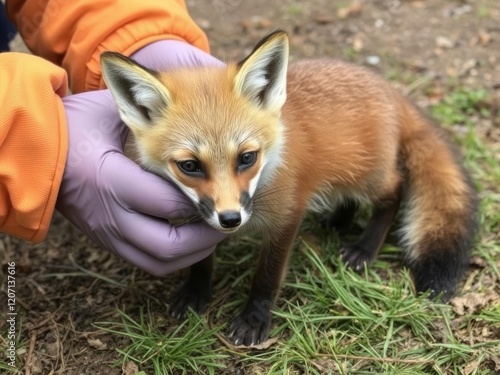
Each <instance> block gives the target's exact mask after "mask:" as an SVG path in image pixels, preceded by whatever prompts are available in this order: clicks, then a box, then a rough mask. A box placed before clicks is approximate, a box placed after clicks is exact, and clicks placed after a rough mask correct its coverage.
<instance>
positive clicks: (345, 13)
mask: <svg viewBox="0 0 500 375" xmlns="http://www.w3.org/2000/svg"><path fill="white" fill-rule="evenodd" d="M362 9H363V3H362V2H361V1H359V0H354V1H353V2H352V3H351V4H350V5H348V6H346V7H344V8H339V9H338V10H337V17H338V18H340V19H345V18H348V17H352V16H357V15H359V14H360V13H361V10H362Z"/></svg>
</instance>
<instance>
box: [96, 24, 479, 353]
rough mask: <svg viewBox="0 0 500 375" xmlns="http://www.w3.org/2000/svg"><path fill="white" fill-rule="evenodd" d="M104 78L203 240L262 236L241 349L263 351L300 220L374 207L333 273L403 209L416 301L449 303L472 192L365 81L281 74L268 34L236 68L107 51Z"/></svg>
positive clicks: (440, 143)
mask: <svg viewBox="0 0 500 375" xmlns="http://www.w3.org/2000/svg"><path fill="white" fill-rule="evenodd" d="M101 62H102V68H103V75H104V79H105V81H106V84H107V86H108V88H109V89H110V90H111V93H112V94H113V96H114V98H115V100H116V102H117V105H118V108H119V111H120V115H121V118H122V119H123V121H124V122H125V123H126V124H127V125H128V126H129V127H130V130H131V132H132V133H133V135H134V138H135V147H136V151H137V153H138V155H139V156H138V159H139V162H140V163H141V164H142V165H143V166H144V167H145V168H147V169H149V170H151V171H153V172H155V173H157V174H159V175H161V176H164V177H165V178H167V179H168V180H170V181H172V182H173V183H175V184H176V185H177V186H178V187H179V188H180V189H181V190H182V191H183V192H184V193H185V194H186V195H187V196H188V197H189V198H190V199H191V200H192V201H193V202H194V204H195V205H196V206H197V207H198V210H199V213H200V215H201V216H202V217H203V218H204V219H205V220H206V222H207V223H208V224H210V225H211V226H212V227H214V228H216V229H218V230H220V231H222V232H225V233H233V232H235V231H237V230H239V229H240V228H250V229H256V230H258V231H260V232H261V233H263V242H264V244H263V247H262V252H261V256H260V260H259V263H258V266H257V270H256V275H255V278H254V281H253V285H252V288H251V292H250V297H249V299H248V302H247V304H246V305H245V307H244V308H243V310H242V312H241V313H240V315H239V316H238V317H237V318H236V319H235V321H234V322H233V324H232V326H231V329H230V330H231V337H232V339H233V341H234V342H235V343H236V344H243V345H247V346H248V345H253V344H257V343H260V342H262V341H263V340H264V339H266V338H267V335H268V332H269V326H270V317H271V313H270V309H271V308H272V305H273V302H274V301H275V299H276V295H277V293H278V291H279V288H280V283H281V281H282V279H283V275H284V273H285V269H286V266H287V261H288V258H289V254H290V249H291V247H292V245H293V243H294V239H295V236H296V234H297V230H298V228H299V225H300V224H301V221H302V218H303V216H304V213H305V212H306V210H308V209H313V210H317V211H320V210H325V209H336V211H335V212H334V214H333V216H332V220H331V223H332V225H333V226H336V227H337V228H339V227H345V226H346V225H348V223H349V221H350V220H351V219H352V218H353V215H354V212H355V210H356V207H357V205H358V203H362V204H364V203H369V204H371V205H373V214H372V217H371V219H370V220H369V222H368V224H367V226H366V228H365V230H364V231H363V233H362V234H361V236H360V238H359V240H358V241H357V242H355V243H354V244H350V245H344V246H343V247H342V248H341V250H340V254H341V257H342V260H343V261H344V262H345V263H346V264H348V265H349V266H351V267H353V268H354V269H356V270H360V269H361V268H362V267H363V265H364V264H365V263H366V264H367V265H369V264H370V263H372V262H373V261H374V259H375V258H376V256H377V253H378V251H379V249H380V248H381V246H382V245H383V243H384V240H385V237H386V235H387V232H388V231H389V228H390V226H391V223H392V221H393V219H394V217H395V215H396V213H397V211H398V209H399V207H400V202H403V204H402V209H403V212H404V214H403V216H402V226H401V229H400V234H401V240H402V242H401V244H402V247H403V248H404V249H405V255H406V257H405V258H406V261H407V264H408V266H409V267H410V269H411V273H412V276H413V280H414V283H415V288H416V290H417V292H424V291H428V290H429V291H431V294H430V295H431V296H432V297H436V296H438V295H440V296H441V297H442V298H443V299H444V300H447V299H449V298H450V297H451V296H452V294H453V293H454V291H455V289H456V286H457V283H458V282H459V280H460V278H461V277H462V275H463V273H464V271H465V269H466V266H467V263H468V252H469V250H470V248H471V246H472V244H473V238H474V233H475V227H476V225H475V218H476V206H477V205H476V193H475V191H474V189H473V188H472V186H471V183H470V180H469V177H468V176H467V174H466V173H465V172H464V170H463V169H462V166H461V164H460V162H459V160H458V159H457V155H456V154H455V152H454V151H453V150H452V148H451V147H450V145H449V144H448V142H447V141H446V139H445V137H444V136H443V133H442V131H440V129H439V128H437V127H435V126H434V125H433V124H432V123H431V122H430V121H429V120H428V119H427V118H426V117H425V116H424V115H422V114H421V113H420V112H419V111H418V110H417V109H416V108H415V107H414V106H413V105H412V104H410V103H409V102H408V101H407V100H406V99H405V98H404V97H403V96H402V95H400V94H398V93H397V92H396V91H395V90H394V89H393V88H392V87H391V86H390V84H389V83H387V82H385V81H384V80H383V79H382V78H379V77H378V76H377V75H375V74H374V73H371V72H370V71H369V70H367V69H364V68H361V67H356V66H352V65H350V64H347V63H344V62H338V61H334V60H330V59H318V60H306V61H300V62H297V63H294V64H291V65H290V67H288V38H287V35H286V33H285V32H283V31H276V32H274V33H272V34H270V35H268V36H267V37H265V38H264V39H263V40H261V41H260V42H259V43H258V45H257V46H256V47H255V49H254V51H253V52H252V53H251V54H250V55H249V56H248V57H247V58H246V59H244V60H243V61H241V62H240V63H238V64H229V65H227V66H225V67H197V68H183V69H176V70H172V71H165V72H155V71H151V70H149V69H146V68H144V67H142V66H140V65H138V64H137V63H135V62H133V61H132V60H130V59H128V58H126V57H124V56H122V55H120V54H117V53H114V52H105V53H103V55H102V58H101ZM211 273H212V257H209V258H207V259H205V260H203V261H201V262H199V263H197V264H195V265H193V266H192V269H191V274H190V277H189V279H188V281H187V282H186V284H185V285H184V286H183V287H182V288H181V289H180V291H179V292H178V293H176V294H175V295H174V297H173V299H172V302H171V308H172V310H173V312H174V314H175V315H179V316H182V315H183V314H184V313H185V312H186V310H187V308H188V307H189V306H191V307H192V308H194V309H195V310H197V311H199V312H202V311H203V310H204V309H205V307H206V304H207V302H208V300H209V299H210V294H211V287H210V282H211V281H210V279H211Z"/></svg>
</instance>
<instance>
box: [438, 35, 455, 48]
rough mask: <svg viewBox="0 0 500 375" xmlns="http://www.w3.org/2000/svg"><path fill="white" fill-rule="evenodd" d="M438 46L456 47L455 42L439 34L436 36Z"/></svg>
mask: <svg viewBox="0 0 500 375" xmlns="http://www.w3.org/2000/svg"><path fill="white" fill-rule="evenodd" d="M436 46H438V47H439V48H447V49H449V48H453V47H455V42H454V41H452V40H451V39H450V38H447V37H445V36H443V35H438V36H437V37H436Z"/></svg>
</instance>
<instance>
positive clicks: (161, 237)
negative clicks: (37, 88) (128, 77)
mask: <svg viewBox="0 0 500 375" xmlns="http://www.w3.org/2000/svg"><path fill="white" fill-rule="evenodd" d="M148 55H149V56H154V58H152V60H149V59H148ZM133 57H134V58H136V59H137V61H139V62H140V63H141V64H143V65H146V66H149V67H156V68H158V67H168V68H172V67H176V66H192V65H203V64H204V65H206V64H220V62H219V61H218V60H216V59H214V58H212V57H211V56H209V55H207V54H205V53H203V52H202V51H200V50H198V49H196V48H194V47H192V46H189V45H188V44H185V43H182V42H177V41H164V42H156V43H153V44H152V45H150V46H147V47H145V48H143V49H141V51H140V52H139V53H138V54H136V55H135V56H133ZM153 59H154V60H153ZM63 103H64V108H65V109H66V116H67V123H68V132H69V150H68V159H67V162H66V168H65V171H64V176H63V181H62V184H61V188H60V191H59V195H58V201H57V206H56V207H57V209H58V210H59V211H60V212H61V213H62V214H63V215H64V216H66V217H67V218H68V219H69V220H70V221H71V222H72V223H73V224H75V225H76V226H77V227H78V228H79V229H80V230H82V231H83V232H84V233H85V234H87V235H88V236H89V237H90V238H91V239H92V240H93V241H94V242H96V243H97V244H98V245H100V246H102V247H103V248H105V249H107V250H109V251H112V252H114V253H116V254H118V255H119V256H121V257H122V258H124V259H126V260H127V261H129V262H130V263H132V264H134V265H136V266H137V267H139V268H141V269H143V270H145V271H147V272H149V273H151V274H153V275H157V276H163V275H165V274H167V273H170V272H173V271H176V270H179V269H182V268H185V267H188V266H190V265H192V264H194V263H196V262H198V261H200V260H202V259H204V258H205V257H207V256H208V255H210V253H211V252H212V251H213V250H214V248H215V245H216V244H217V243H218V242H219V241H221V240H222V239H223V238H224V235H223V234H221V233H219V232H217V231H215V230H214V229H212V228H211V227H209V226H208V225H207V224H206V223H204V222H198V223H190V224H185V225H182V226H180V227H174V226H172V225H170V224H169V222H168V220H169V219H171V220H174V219H178V218H187V217H189V216H190V215H192V214H193V213H194V212H195V208H194V205H193V204H192V203H191V202H190V201H189V199H188V198H186V197H185V196H184V195H183V194H182V193H181V192H180V191H179V190H178V189H177V188H175V187H174V186H172V185H171V184H170V183H168V182H167V181H165V180H164V179H162V178H160V177H158V176H156V175H154V174H152V173H149V172H146V171H144V170H143V169H142V168H141V167H139V166H138V165H137V164H135V163H134V162H133V161H131V160H130V159H128V158H127V157H126V156H124V155H123V146H124V142H125V139H126V137H127V134H128V128H127V127H126V126H125V124H123V123H122V122H121V120H120V117H119V114H118V110H117V108H116V104H115V102H114V100H113V98H112V96H111V94H110V93H109V91H108V90H101V91H93V92H88V93H83V94H78V95H72V96H68V97H65V98H64V99H63Z"/></svg>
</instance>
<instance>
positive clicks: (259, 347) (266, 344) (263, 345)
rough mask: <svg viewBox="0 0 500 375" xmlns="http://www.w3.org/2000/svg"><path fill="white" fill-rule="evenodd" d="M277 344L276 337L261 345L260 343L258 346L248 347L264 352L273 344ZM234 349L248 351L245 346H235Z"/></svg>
mask: <svg viewBox="0 0 500 375" xmlns="http://www.w3.org/2000/svg"><path fill="white" fill-rule="evenodd" d="M277 342H278V337H273V338H271V339H269V340H266V341H264V342H263V343H260V344H258V345H252V346H250V349H257V350H266V349H269V348H270V347H271V346H273V345H274V344H276V343H277ZM234 347H235V348H238V349H248V346H245V345H237V346H234Z"/></svg>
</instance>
